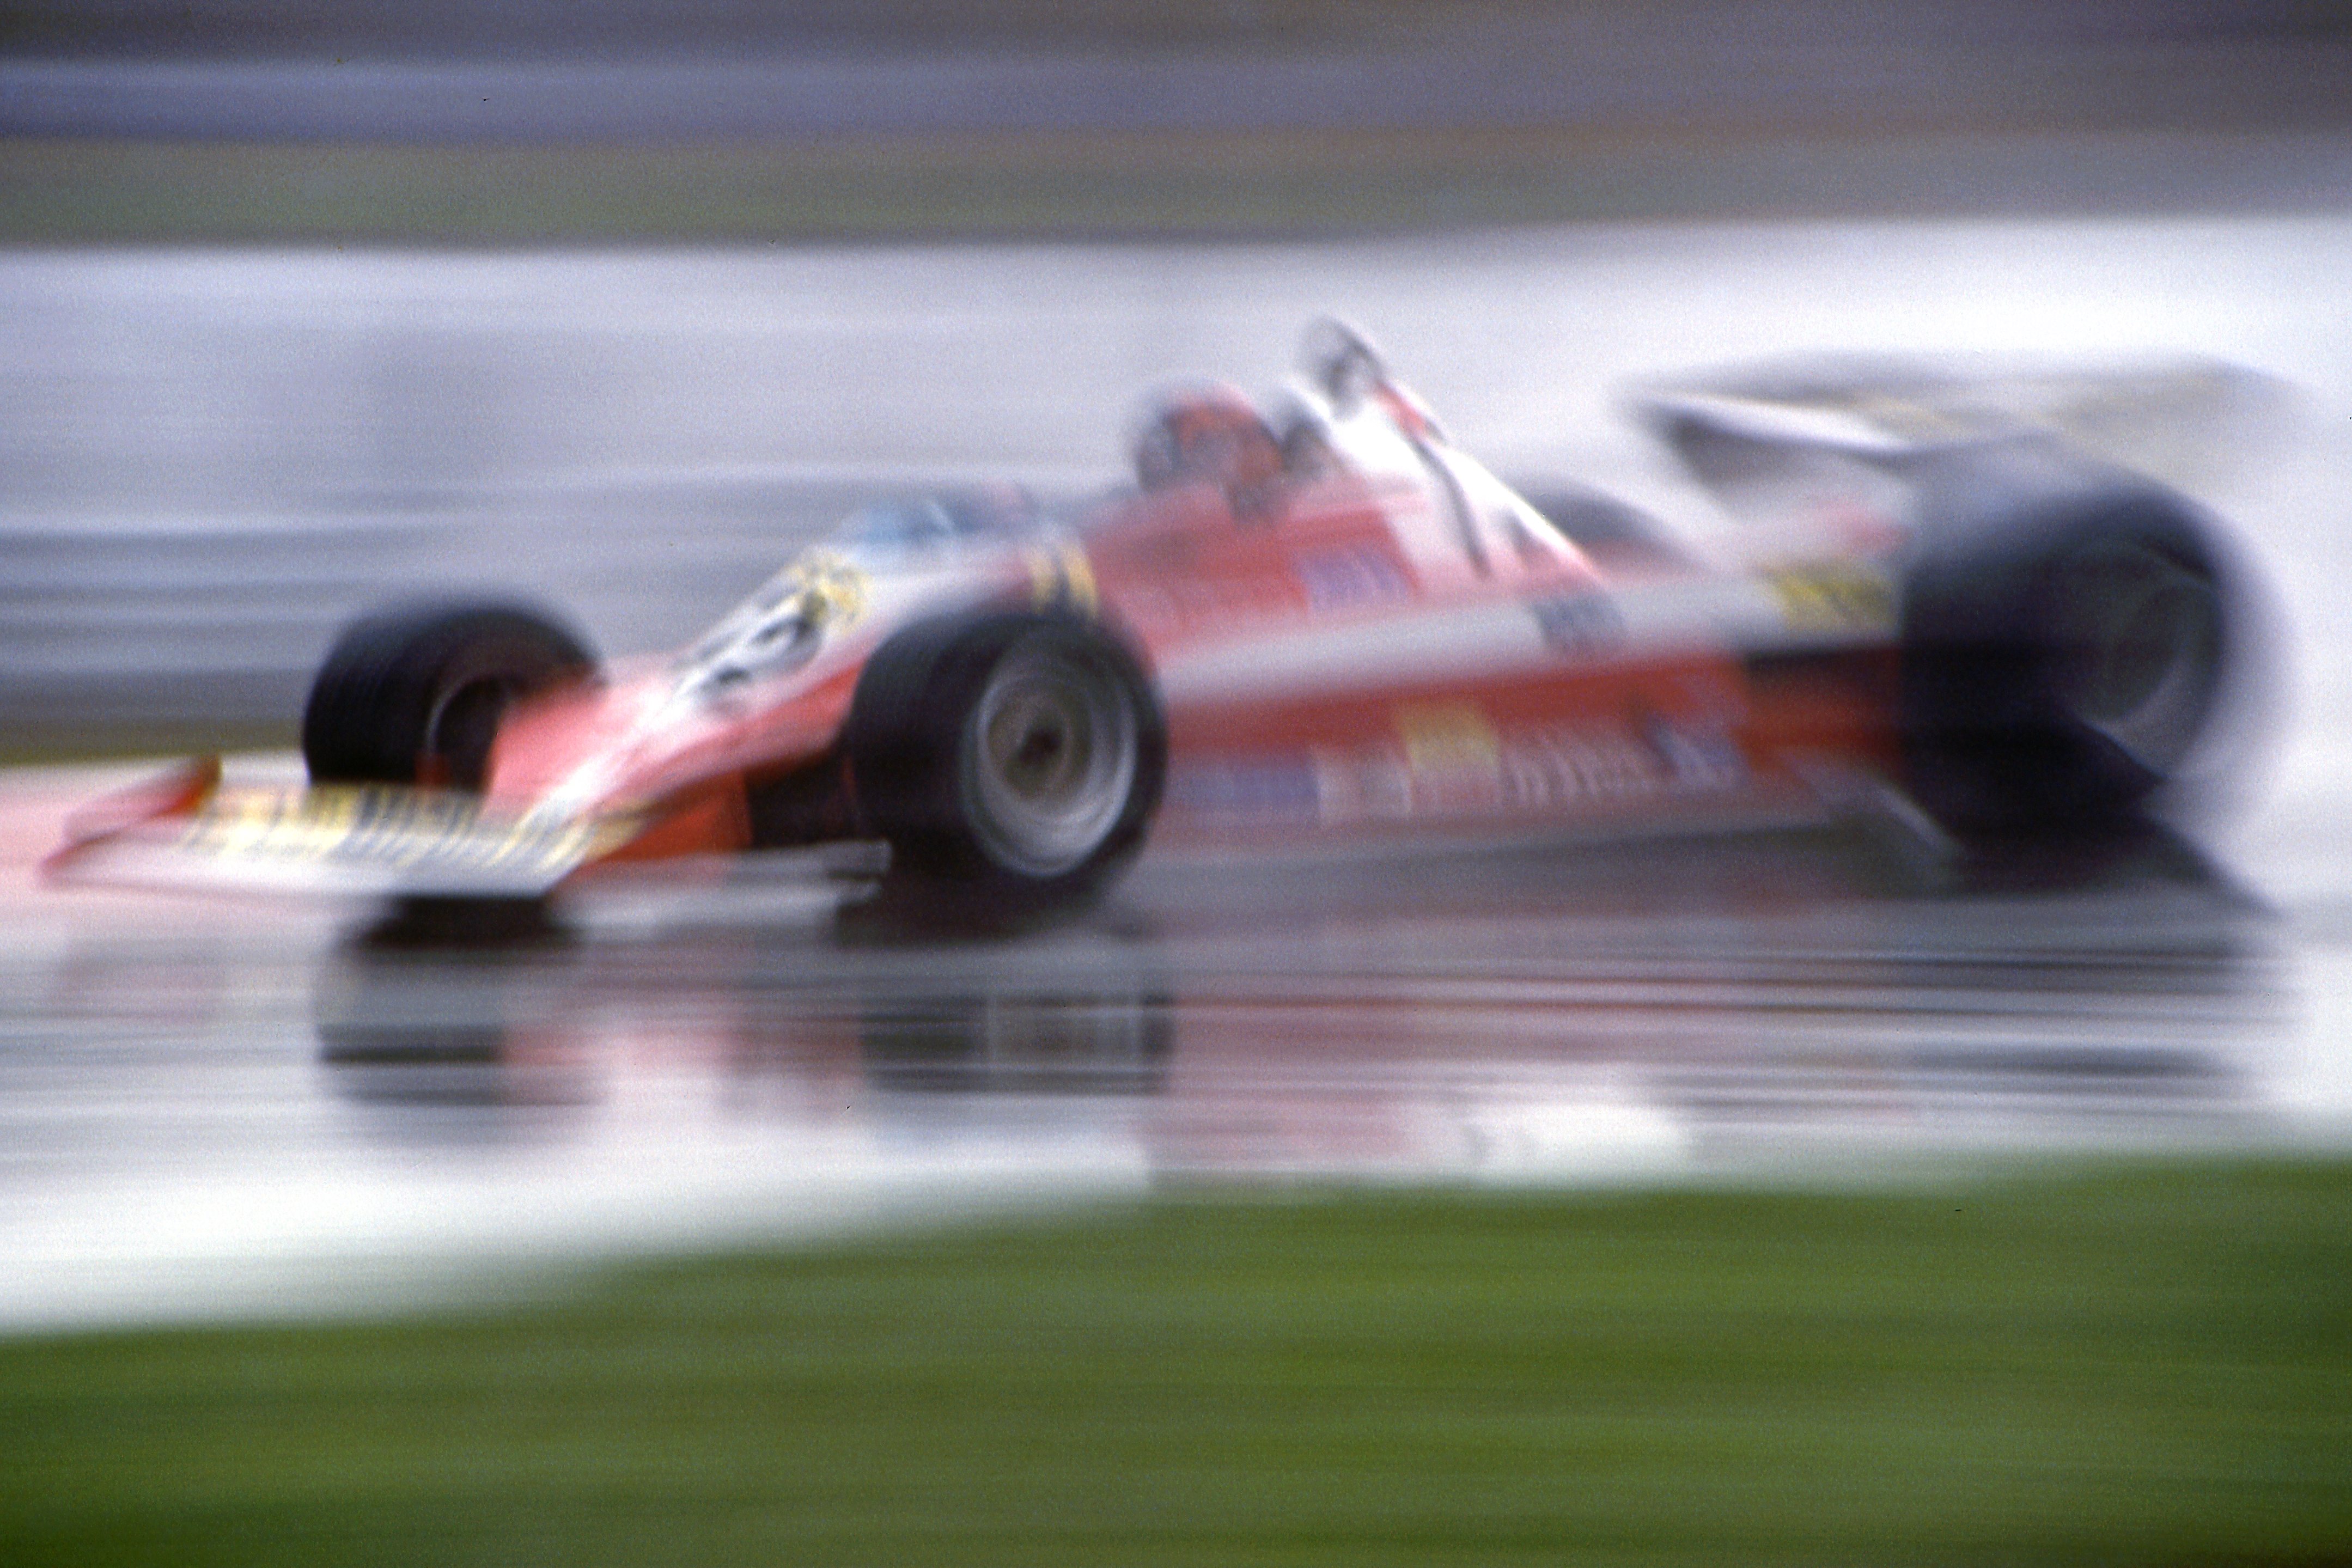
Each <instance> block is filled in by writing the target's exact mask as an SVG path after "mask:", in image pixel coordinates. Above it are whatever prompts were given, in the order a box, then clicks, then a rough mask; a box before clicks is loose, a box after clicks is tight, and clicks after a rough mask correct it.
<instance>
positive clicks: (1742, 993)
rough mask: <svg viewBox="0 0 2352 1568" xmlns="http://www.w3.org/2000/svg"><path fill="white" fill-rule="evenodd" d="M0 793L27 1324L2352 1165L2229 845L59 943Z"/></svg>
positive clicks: (639, 905) (814, 879)
mask: <svg viewBox="0 0 2352 1568" xmlns="http://www.w3.org/2000/svg"><path fill="white" fill-rule="evenodd" d="M103 781H105V780H104V779H99V778H95V777H91V776H89V775H86V774H81V773H45V774H44V773H26V774H18V775H16V776H14V777H12V778H10V779H7V780H6V781H5V785H0V802H5V804H0V819H4V820H5V841H6V845H7V860H8V867H7V873H6V874H7V876H8V877H9V879H10V884H9V888H8V895H7V896H6V897H5V899H0V925H5V927H6V932H5V934H6V936H7V938H8V941H7V945H6V949H5V958H0V1018H5V1025H0V1257H5V1258H6V1259H7V1260H8V1267H7V1269H6V1270H5V1271H0V1323H5V1324H15V1325H18V1326H24V1325H28V1324H33V1323H38V1322H59V1321H76V1320H90V1319H98V1320H115V1319H125V1318H130V1319H136V1318H143V1317H151V1316H154V1315H158V1314H162V1315H182V1314H190V1313H194V1314H206V1313H212V1312H275V1311H296V1310H310V1309H316V1308H322V1307H323V1308H336V1307H344V1308H349V1307H353V1306H359V1305H364V1304H368V1303H379V1302H383V1301H399V1300H404V1299H410V1298H411V1297H412V1296H413V1295H414V1294H415V1293H417V1292H423V1293H425V1294H426V1295H433V1294H439V1293H443V1292H446V1291H451V1290H457V1291H480V1290H485V1289H488V1290H493V1291H495V1290H499V1289H502V1288H506V1287H508V1286H509V1285H516V1284H520V1285H526V1286H527V1285H529V1284H530V1283H531V1282H533V1281H537V1280H539V1279H540V1278H541V1275H542V1271H543V1270H548V1269H550V1268H553V1267H556V1266H560V1265H562V1264H563V1263H565V1262H566V1261H568V1260H572V1259H575V1258H577V1257H578V1256H581V1255H583V1254H585V1255H592V1256H596V1255H610V1254H624V1255H625V1254H627V1253H631V1252H636V1251H642V1250H646V1249H668V1248H677V1247H691V1246H697V1245H703V1244H710V1243H724V1242H729V1241H739V1240H769V1239H792V1238H794V1237H803V1236H808V1235H812V1234H818V1233H824V1232H826V1231H838V1230H842V1229H845V1228H859V1227H864V1226H867V1225H871V1224H875V1223H881V1222H896V1221H906V1220H925V1219H932V1218H955V1217H958V1216H964V1215H970V1214H972V1213H976V1212H980V1211H982V1210H986V1209H990V1208H993V1207H1003V1206H1026V1205H1036V1204H1048V1205H1051V1204H1065V1203H1071V1202H1087V1201H1094V1200H1099V1199H1108V1198H1117V1197H1122V1196H1127V1195H1132V1194H1134V1193H1138V1192H1140V1191H1142V1190H1145V1189H1147V1188H1149V1187H1150V1186H1153V1185H1154V1184H1160V1183H1167V1182H1186V1181H1200V1180H1207V1181H1223V1180H1229V1179H1239V1180H1243V1181H1246V1182H1266V1181H1271V1182H1276V1183H1287V1182H1295V1181H1302V1180H1304V1181H1323V1180H1331V1179H1339V1180H1370V1181H1391V1180H1411V1181H1423V1180H1439V1181H1459V1182H1465V1183H1483V1184H1495V1183H1521V1184H1528V1183H1532V1184H1550V1183H1580V1182H1595V1181H1622V1180H1639V1181H1653V1180H1683V1179H1718V1178H1720V1179H1759V1178H1760V1179H1769V1180H1779V1179H1803V1180H1814V1179H1832V1180H1839V1179H1885V1177H1886V1176H1888V1175H1889V1174H1890V1173H1893V1174H1897V1175H1900V1174H1904V1173H1909V1174H1912V1175H1916V1174H1919V1173H1922V1172H1925V1173H1927V1174H1930V1175H1932V1174H1934V1173H1936V1172H1937V1171H1940V1170H1943V1169H1945V1168H1946V1166H1947V1162H1948V1161H1950V1160H1953V1159H1958V1160H1960V1161H1962V1162H1969V1161H1974V1160H1977V1159H1979V1158H1981V1157H1984V1156H1985V1155H1989V1154H1992V1155H2000V1156H2003V1157H2009V1156H2014V1155H2019V1154H2024V1155H2035V1154H2042V1153H2051V1152H2080V1151H2084V1150H2117V1151H2145V1150H2174V1149H2182V1148H2189V1149H2200V1148H2202V1149H2211V1148H2225V1149H2231V1148H2241V1147H2249V1146H2273V1145H2307V1144H2312V1143H2322V1144H2336V1143H2339V1142H2340V1141H2341V1140H2342V1137H2343V1134H2344V1133H2345V1132H2346V1130H2347V1126H2352V1120H2347V1112H2352V1082H2347V1074H2346V1072H2345V1070H2344V1068H2343V1066H2342V1065H2341V1062H2340V1061H2339V1052H2340V1031H2339V1030H2337V1028H2336V1025H2335V1023H2333V1022H2331V1020H2340V1019H2342V1018H2343V1016H2344V1015H2345V1013H2346V1010H2347V998H2352V954H2347V942H2346V936H2347V934H2346V932H2345V931H2344V930H2343V929H2341V927H2340V923H2339V924H2338V926H2337V927H2336V929H2334V930H2333V931H2332V933H2331V929H2330V927H2329V925H2328V923H2327V921H2326V919H2325V917H2324V909H2325V907H2327V906H2326V905H2324V904H2323V905H2316V906H2313V907H2315V908H2320V909H2322V911H2323V914H2322V915H2319V916H2315V915H2312V914H2310V913H2308V912H2306V913H2304V914H2297V913H2295V912H2294V911H2291V910H2290V911H2284V912H2283V911H2281V910H2280V909H2278V908H2275V907H2272V906H2269V905H2267V904H2266V903H2265V902H2264V901H2263V899H2262V898H2261V897H2259V896H2258V895H2257V894H2253V893H2252V892H2251V891H2250V890H2249V889H2247V888H2246V887H2244V886H2242V885H2241V884H2240V883H2238V882H2237V881H2236V880H2235V879H2234V878H2233V877H2232V876H2231V875H2229V874H2227V873H2221V872H2220V871H2218V870H2217V869H2215V868H2214V867H2213V866H2212V865H2211V864H2210V862H2208V861H2207V860H2206V859H2205V858H2204V857H2203V856H2202V855H2201V854H2200V852H2198V851H2196V850H2195V849H2194V848H2192V847H2191V846H2190V845H2189V844H2188V843H2187V842H2186V841H2183V840H2180V839H2178V838H2175V837H2173V836H2171V835H2169V834H2168V833H2165V832H2162V831H2151V832H2149V833H2147V834H2145V835H2140V836H2137V837H2135V838H2133V839H2130V840H2128V841H2119V842H2115V843H2107V844H2083V845H2074V846H2071V847H2068V848H2066V849H2063V850H2053V849H2049V848H2044V849H2042V850H2039V851H2036V852H2032V853H2031V854H2026V855H2013V856H1989V857H1981V858H1978V859H1974V860H1967V861H1958V862H1955V861H1950V860H1941V859H1938V858H1937V857H1936V856H1935V855H1933V854H1932V853H1930V852H1927V850H1926V849H1924V848H1923V847H1922V846H1920V845H1917V844H1916V843H1911V842H1908V841H1905V840H1903V839H1901V838H1900V837H1898V836H1895V835H1894V834H1892V833H1889V832H1887V831H1880V830H1878V829H1874V828H1873V827H1871V826H1869V825H1867V824H1864V825H1857V826H1853V827H1849V828H1836V829H1822V830H1808V831H1776V832H1759V833H1752V834H1748V835H1744V836H1738V837H1732V838H1727V839H1717V840H1712V841H1704V842H1696V843H1660V842H1633V843H1620V844H1604V845H1591V844H1586V845H1581V846H1549V847H1547V846H1532V847H1531V846H1525V845H1522V846H1517V847H1516V848H1514V849H1512V850H1509V851H1507V852H1470V853H1465V852H1443V853H1440V852H1427V853H1420V854H1412V855H1403V856H1399V855H1394V854H1383V855H1377V856H1369V857H1364V858H1358V859H1331V858H1319V859H1306V858H1301V859H1293V860H1286V861H1267V860H1265V859H1263V858H1257V857H1250V858H1245V859H1244V858H1240V857H1234V858H1219V857H1216V856H1213V855H1200V854H1194V855H1188V856H1186V857H1184V858H1175V857H1173V856H1163V857H1160V858H1157V859H1149V858H1148V859H1147V860H1146V862H1144V863H1143V864H1142V866H1141V867H1140V868H1139V871H1138V873H1137V874H1135V875H1134V876H1133V877H1132V878H1131V880H1130V881H1129V883H1127V884H1125V886H1124V887H1123V888H1122V889H1121V890H1120V891H1119V893H1118V895H1117V896H1116V897H1114V898H1113V899H1112V900H1111V901H1110V902H1109V903H1108V904H1107V905H1106V906H1105V907H1104V908H1102V909H1101V910H1100V911H1099V912H1097V914H1095V915H1092V916H1090V917H1088V918H1087V919H1085V920H1083V921H1080V922H1078V923H1076V924H1075V925H1069V926H1066V927H1064V928H1060V929H1057V930H1054V931H1051V932H1047V933H1044V934H1040V935H1035V936H1028V937H1025V938H1022V939H1019V940H1014V941H1010V942H1003V941H998V942H973V943H942V942H940V941H937V940H933V939H927V938H920V937H912V936H906V935H904V934H901V933H897V932H894V931H892V930H890V929H889V928H887V926H882V925H876V924H875V923H873V922H870V921H863V920H860V919H858V918H856V917H855V916H849V917H841V916H837V915H836V914H835V909H834V904H835V902H836V899H837V897H838V896H839V894H840V893H841V891H842V888H841V885H840V884H835V883H829V882H827V881H826V880H825V879H824V876H823V874H822V873H821V871H820V870H819V869H818V868H816V867H814V866H813V865H810V864H807V863H788V864H786V865H784V866H781V867H778V868H773V869H772V870H771V871H769V872H767V873H762V874H759V875H755V876H744V875H740V874H739V875H738V876H736V877H734V878H733V879H731V880H729V881H725V882H719V883H712V882H702V883H677V882H674V881H657V882H648V883H635V884H630V885H621V886H609V887H606V888H604V890H602V891H598V892H592V893H587V894H582V895H581V896H579V897H578V898H576V899H575V900H574V901H573V902H572V904H571V905H570V906H569V909H568V912H567V915H568V917H567V920H566V925H565V930H564V931H563V932H562V934H561V935H560V936H556V937H553V938H548V939H532V940H523V941H518V942H512V943H506V944H499V943H485V942H478V941H477V942H472V943H468V944H466V945H463V946H458V947H454V948H453V947H444V946H435V945H431V944H425V945H418V944H416V943H414V942H411V941H407V940H402V939H394V938H391V937H386V936H383V935H381V934H379V935H377V936H373V937H372V936H370V935H369V934H368V930H367V927H368V919H367V915H366V912H364V911H362V910H357V909H343V910H331V909H316V910H301V909H289V908H288V907H286V906H283V905H280V904H263V903H227V902H217V901H215V902H206V901H191V900H176V899H166V898H150V897H146V896H142V895H140V894H124V893H118V892H95V891H93V892H79V891H76V892H64V893H58V892H48V893H41V894H36V893H34V892H33V890H32V888H31V885H30V880H29V872H28V867H27V862H28V859H29V857H30V856H31V855H32V854H33V853H35V852H37V851H38V850H39V849H40V848H42V847H45V845H46V842H47V841H48V835H49V834H50V833H51V832H53V831H54V830H55V828H56V825H57V821H58V813H59V812H60V810H62V809H63V807H64V805H65V804H66V803H67V801H68V800H69V799H71V798H74V797H76V796H78V795H79V794H80V793H82V792H84V791H85V790H86V789H88V788H89V787H90V786H91V785H93V784H96V783H100V782H103Z"/></svg>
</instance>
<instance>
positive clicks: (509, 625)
mask: <svg viewBox="0 0 2352 1568" xmlns="http://www.w3.org/2000/svg"><path fill="white" fill-rule="evenodd" d="M595 667H596V660H595V655H594V654H593V653H591V652H590V651H589V648H588V645H587V643H585V642H584V641H583V639H582V638H581V636H580V635H579V634H578V633H577V632H573V631H572V629H571V628H569V627H567V626H565V625H563V624H562V622H558V621H555V620H554V619H552V618H551V617H550V616H548V615H546V614H545V613H543V612H540V611H536V610H531V609H527V608H524V607H522V606H520V605H513V604H500V603H468V602H426V603H415V604H405V605H401V606H397V607H395V608H394V609H391V610H387V611H383V612H379V613H377V614H373V615H370V616H366V617H364V618H362V619H361V620H359V621H356V622H352V624H351V625H350V626H348V627H346V628H345V629H344V631H343V632H342V634H341V636H339V637H338V638H337V639H336V640H335V643H334V646H333V647H332V648H331V649H330V650H329V651H328V653H327V657H326V659H325V661H324V662H323V663H322V664H320V668H319V674H318V675H317V677H316V678H315V679H314V680H313V681H312V682H311V685H310V700H309V702H308V703H307V704H305V706H304V707H303V711H302V759H303V761H304V763H305V764H306V765H307V766H308V767H309V768H310V778H311V780H312V781H313V782H315V783H320V784H437V785H443V786H446V787H447V788H451V789H476V790H478V789H481V788H482V786H483V784H484V782H485V774H486V773H487V771H488V763H489V754H490V743H491V741H492V739H493V738H494V737H496V735H497V733H498V726H499V719H500V717H501V716H503V715H504V713H505V712H506V709H507V708H508V706H509V705H511V704H512V703H513V702H514V701H515V700H516V699H517V698H519V697H522V696H527V695H532V694H535V693H538V692H542V691H546V690H548V689H550V688H551V687H553V686H555V685H560V684H562V683H563V682H565V681H569V680H575V679H578V678H581V677H583V676H584V675H587V674H592V673H593V671H594V669H595Z"/></svg>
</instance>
